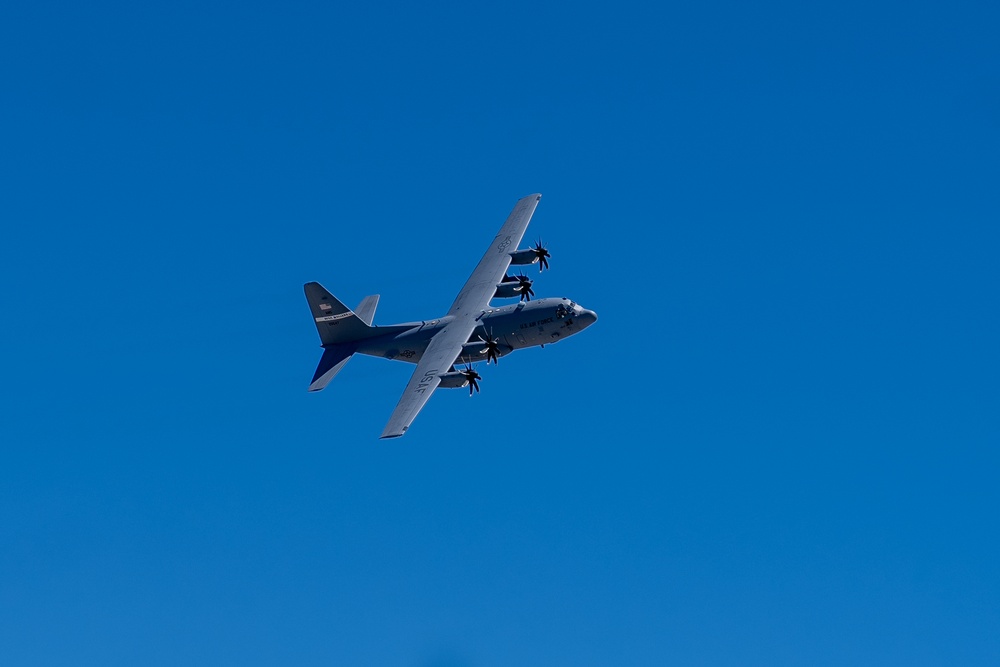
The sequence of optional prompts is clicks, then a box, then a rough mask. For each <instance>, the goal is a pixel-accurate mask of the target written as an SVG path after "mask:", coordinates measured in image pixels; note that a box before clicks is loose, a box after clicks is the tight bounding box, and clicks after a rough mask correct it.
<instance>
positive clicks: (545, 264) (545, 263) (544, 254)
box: [532, 239, 552, 273]
mask: <svg viewBox="0 0 1000 667" xmlns="http://www.w3.org/2000/svg"><path fill="white" fill-rule="evenodd" d="M532 250H534V251H535V257H537V258H538V260H539V263H538V272H539V273H541V272H542V271H543V270H544V269H547V268H549V260H548V258H549V257H551V256H552V255H550V254H549V251H548V250H546V249H545V246H543V245H542V240H541V239H538V241H537V242H536V243H535V247H534V248H532Z"/></svg>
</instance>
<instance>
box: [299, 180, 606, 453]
mask: <svg viewBox="0 0 1000 667" xmlns="http://www.w3.org/2000/svg"><path fill="white" fill-rule="evenodd" d="M540 199H541V195H539V194H534V195H529V196H527V197H524V198H522V199H520V200H519V201H518V202H517V204H516V205H515V206H514V210H513V211H511V213H510V215H509V216H508V218H507V221H506V222H505V223H504V225H503V227H501V228H500V231H499V232H498V233H497V235H496V236H495V237H494V239H493V241H492V242H491V243H490V246H489V248H488V249H487V251H486V254H485V255H483V258H482V259H481V260H480V262H479V264H478V265H477V266H476V268H475V270H473V272H472V275H471V276H470V277H469V279H468V280H467V281H466V283H465V285H464V286H463V287H462V289H461V290H460V291H459V293H458V296H457V297H456V298H455V302H454V303H453V304H452V306H451V308H450V309H449V310H448V314H447V315H445V316H444V317H441V318H440V319H435V320H429V321H422V322H409V323H404V324H395V325H392V326H387V327H377V326H373V325H372V316H373V315H374V312H375V307H376V305H377V304H378V295H374V296H370V297H366V298H365V299H364V300H363V301H362V302H361V304H360V305H359V306H358V310H357V312H354V311H351V310H350V309H349V308H347V306H345V305H344V304H343V303H341V302H340V301H339V300H338V299H337V298H336V297H334V296H333V295H332V294H330V293H329V292H328V291H327V290H326V289H324V288H323V286H322V285H320V284H319V283H315V282H313V283H306V285H305V293H306V300H307V301H308V302H309V307H310V310H311V311H312V314H313V319H314V320H315V322H316V328H317V330H318V331H319V335H320V340H321V341H322V343H323V347H324V354H323V358H322V359H321V360H320V364H319V366H318V367H317V369H316V373H315V374H314V376H313V381H312V383H311V384H310V385H309V390H310V391H319V390H321V389H323V388H324V387H325V386H326V385H327V384H328V383H329V382H330V380H331V379H333V377H334V376H335V375H336V374H337V373H338V372H340V370H341V369H342V368H343V367H344V365H345V364H346V363H347V361H348V360H349V359H350V358H351V356H352V355H353V354H354V353H356V352H357V353H361V354H367V355H370V356H373V357H382V358H383V359H391V360H394V361H404V362H407V363H412V364H416V365H417V367H416V369H414V372H413V375H412V376H411V377H410V380H409V382H408V383H407V385H406V388H405V389H404V390H403V395H402V396H401V397H400V399H399V403H398V404H397V405H396V408H395V410H393V413H392V415H391V417H390V418H389V422H388V424H386V427H385V430H384V431H383V432H382V436H381V437H382V438H395V437H399V436H401V435H403V434H404V433H405V432H406V430H407V429H408V428H409V426H410V424H411V423H413V420H414V419H415V418H416V416H417V414H418V413H419V412H420V410H421V409H422V408H423V406H424V405H425V404H426V403H427V401H428V399H429V398H430V396H431V394H433V393H434V390H435V389H436V388H437V387H438V386H439V385H440V384H441V378H442V376H444V375H446V374H448V373H450V372H453V371H454V369H455V364H456V363H457V364H462V363H472V362H476V361H483V360H485V359H486V358H487V346H486V344H485V343H484V342H483V341H484V340H489V339H493V340H495V341H496V342H497V353H498V355H499V356H504V355H506V354H510V353H511V352H513V351H515V350H519V349H524V348H527V347H534V346H537V345H547V344H551V343H557V342H559V341H561V340H563V339H564V338H568V337H569V336H572V335H573V334H576V333H579V332H580V331H583V330H584V329H586V328H587V327H588V326H590V325H591V324H593V323H594V322H596V321H597V314H596V313H594V311H592V310H587V309H585V308H583V307H582V306H580V305H579V304H576V303H575V302H573V301H570V300H569V299H566V298H562V299H558V298H547V299H537V300H535V301H529V302H527V303H524V302H521V303H517V304H513V305H509V306H501V307H496V308H494V307H491V306H490V300H491V299H492V298H493V297H494V294H495V293H496V291H497V286H498V285H499V284H501V283H502V281H503V278H504V276H505V275H506V272H507V269H508V268H509V267H510V264H511V256H512V255H514V256H516V257H518V258H519V259H520V258H522V257H524V256H525V255H524V253H523V252H522V251H518V250H517V246H518V244H519V243H520V242H521V239H522V237H523V236H524V232H525V230H526V229H527V227H528V223H529V222H530V221H531V216H532V215H533V214H534V212H535V208H536V207H537V206H538V202H539V200H540ZM522 262H523V260H522ZM449 378H450V380H449V382H448V383H447V385H448V386H449V387H451V386H467V383H465V384H458V383H456V382H454V381H452V380H453V379H454V378H451V376H449Z"/></svg>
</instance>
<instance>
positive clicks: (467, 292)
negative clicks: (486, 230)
mask: <svg viewBox="0 0 1000 667" xmlns="http://www.w3.org/2000/svg"><path fill="white" fill-rule="evenodd" d="M541 198H542V195H540V194H533V195H528V196H527V197H522V198H521V199H519V200H518V202H517V204H515V205H514V210H513V211H511V212H510V215H509V216H507V221H506V222H505V223H504V224H503V227H501V228H500V231H499V232H498V233H497V235H496V237H494V239H493V242H492V243H491V244H490V247H489V250H487V251H486V254H485V255H483V258H482V259H481V260H479V264H478V265H477V266H476V268H475V270H473V272H472V275H471V276H469V279H468V280H467V281H466V282H465V285H464V286H463V287H462V291H460V292H459V293H458V296H457V297H455V303H453V304H452V305H451V310H449V311H448V314H449V315H462V314H467V313H470V312H474V311H479V310H481V309H483V308H485V307H486V306H487V304H489V302H490V299H491V298H493V293H494V292H495V291H496V288H497V284H498V283H499V282H500V281H501V280H502V279H503V276H504V274H505V273H506V272H507V267H509V266H510V261H511V257H510V254H511V253H512V252H514V251H516V250H517V246H518V244H519V243H520V242H521V239H522V238H523V237H524V232H525V230H526V229H527V228H528V223H529V222H531V216H532V215H534V213H535V208H536V207H537V206H538V202H539V200H541Z"/></svg>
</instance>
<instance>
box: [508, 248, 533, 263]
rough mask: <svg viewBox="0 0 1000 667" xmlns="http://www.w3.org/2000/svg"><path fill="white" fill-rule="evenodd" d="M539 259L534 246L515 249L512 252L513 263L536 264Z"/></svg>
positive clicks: (511, 261) (511, 260) (511, 259)
mask: <svg viewBox="0 0 1000 667" xmlns="http://www.w3.org/2000/svg"><path fill="white" fill-rule="evenodd" d="M537 261H538V253H537V252H535V249H534V248H526V249H525V250H515V251H514V252H512V253H510V263H511V264H517V265H521V264H534V263H535V262H537Z"/></svg>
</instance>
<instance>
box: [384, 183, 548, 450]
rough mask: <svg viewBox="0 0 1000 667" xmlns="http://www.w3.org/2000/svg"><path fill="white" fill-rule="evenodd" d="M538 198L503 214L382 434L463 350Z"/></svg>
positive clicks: (404, 425) (413, 413)
mask: <svg viewBox="0 0 1000 667" xmlns="http://www.w3.org/2000/svg"><path fill="white" fill-rule="evenodd" d="M541 198H542V195H540V194H533V195H528V196H527V197H523V198H521V199H519V200H518V202H517V204H515V205H514V210H513V211H511V212H510V215H509V216H507V221H506V222H505V223H504V224H503V227H501V228H500V232H499V233H498V234H497V235H496V238H494V239H493V242H492V243H490V247H489V249H488V250H487V251H486V254H485V255H483V258H482V259H481V260H480V261H479V264H478V265H477V266H476V268H475V270H474V271H473V272H472V275H471V276H469V279H468V280H467V281H466V282H465V285H464V286H463V287H462V291H460V292H459V293H458V296H457V297H456V298H455V303H453V304H452V306H451V309H450V310H449V311H448V315H450V316H452V317H453V318H454V319H452V321H451V322H449V323H448V324H446V325H445V326H444V328H443V329H441V331H439V332H438V333H437V334H435V336H434V338H432V339H431V342H430V344H429V345H428V346H427V350H426V351H425V352H424V355H423V356H422V357H421V358H420V363H418V364H417V368H416V370H414V371H413V376H412V377H411V378H410V382H409V384H407V385H406V389H405V390H404V391H403V396H402V397H401V398H400V399H399V403H397V404H396V409H395V410H393V412H392V416H391V417H389V423H388V424H386V427H385V430H384V431H383V432H382V438H398V437H399V436H401V435H403V433H405V432H406V429H408V428H409V427H410V424H412V423H413V420H414V419H416V417H417V413H419V412H420V410H421V409H422V408H423V407H424V405H425V404H426V403H427V399H429V398H430V397H431V394H433V393H434V390H435V389H437V387H438V385H439V384H441V375H442V374H444V373H447V372H448V371H449V370H451V365H452V364H454V363H455V360H456V359H457V358H458V355H459V354H460V353H461V352H462V346H463V345H465V343H467V342H468V340H469V336H471V335H472V332H473V331H475V329H476V326H477V324H476V322H477V320H476V318H477V317H478V316H479V315H480V313H482V312H483V309H484V308H486V306H487V305H489V303H490V299H492V298H493V294H494V292H496V288H497V283H499V282H500V280H501V279H502V278H503V276H504V274H505V273H506V272H507V267H509V266H510V253H512V252H514V251H515V250H517V246H518V244H519V243H520V242H521V237H523V236H524V231H525V230H526V229H527V228H528V222H530V221H531V216H532V215H533V214H534V213H535V207H536V206H538V200H540V199H541Z"/></svg>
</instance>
